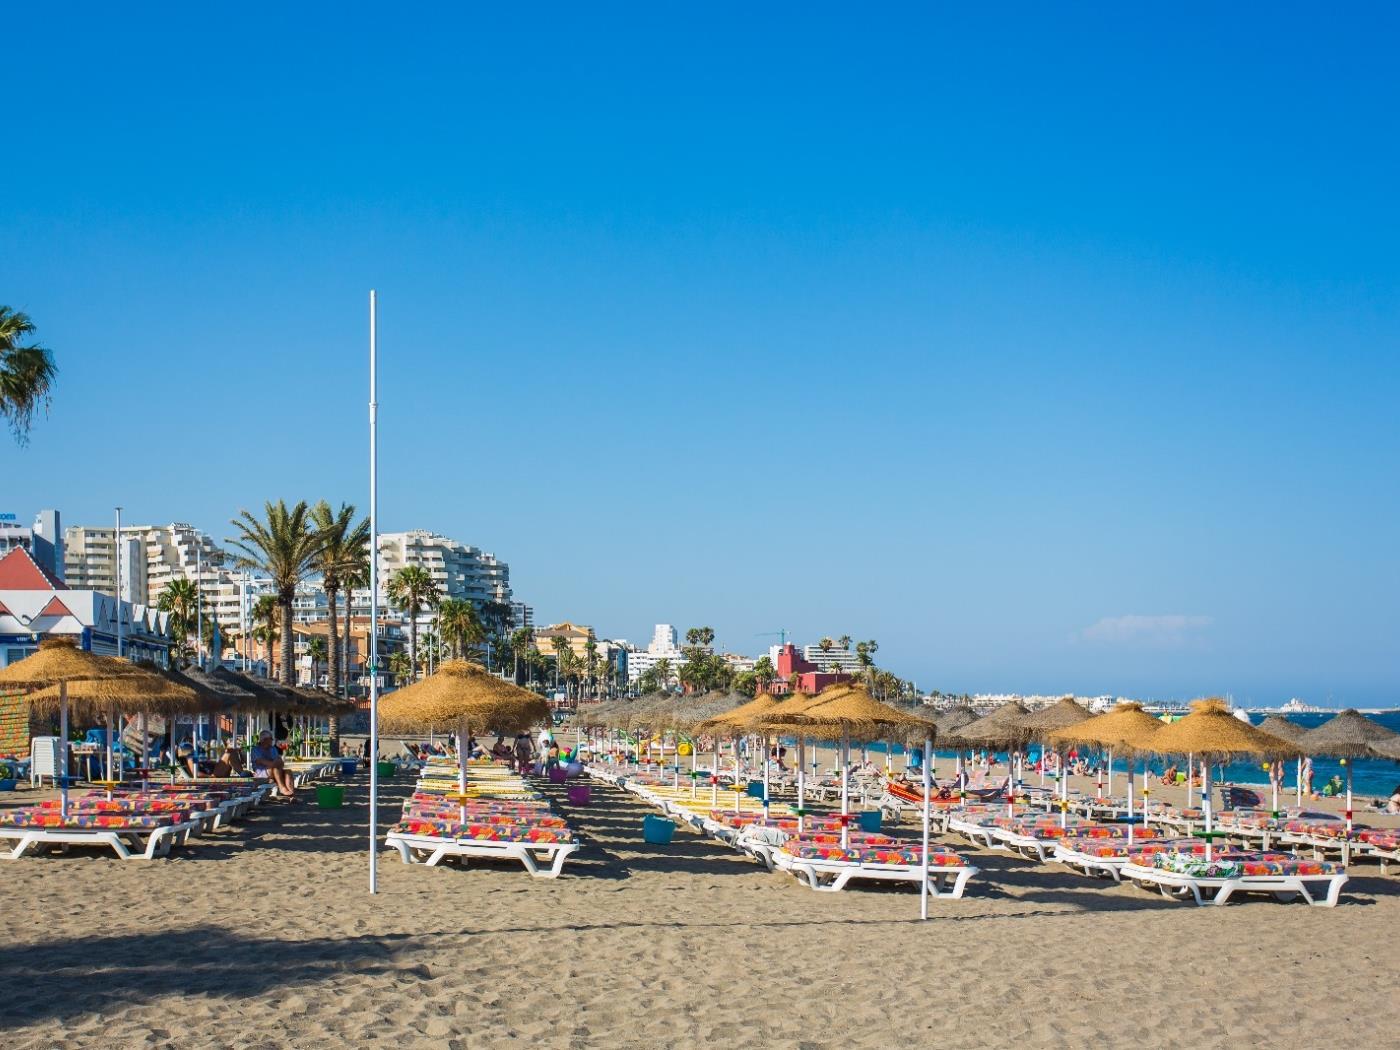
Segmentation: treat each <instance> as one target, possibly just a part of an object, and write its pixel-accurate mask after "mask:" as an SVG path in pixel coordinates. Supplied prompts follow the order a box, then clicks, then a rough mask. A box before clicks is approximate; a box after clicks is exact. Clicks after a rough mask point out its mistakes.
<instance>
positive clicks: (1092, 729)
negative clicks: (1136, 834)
mask: <svg viewBox="0 0 1400 1050" xmlns="http://www.w3.org/2000/svg"><path fill="white" fill-rule="evenodd" d="M1164 728H1166V723H1164V722H1162V721H1161V720H1160V719H1157V718H1153V717H1152V716H1151V715H1149V714H1148V713H1147V712H1146V711H1144V710H1143V709H1142V705H1141V704H1139V703H1134V702H1129V703H1125V704H1119V705H1118V706H1117V707H1115V708H1114V709H1113V710H1112V711H1109V712H1107V713H1105V714H1102V715H1096V716H1095V717H1093V718H1089V719H1086V720H1085V721H1083V722H1079V723H1077V724H1076V725H1071V726H1066V727H1064V728H1063V729H1057V730H1055V731H1054V732H1052V733H1050V734H1049V736H1048V737H1047V740H1048V741H1049V742H1050V743H1051V744H1052V745H1054V746H1057V747H1064V746H1065V745H1068V744H1073V745H1077V746H1079V747H1103V748H1109V749H1110V750H1111V751H1112V750H1118V751H1123V752H1126V753H1127V754H1128V756H1129V761H1128V811H1127V815H1128V816H1129V817H1131V816H1132V815H1133V773H1134V772H1135V771H1136V767H1137V756H1138V755H1141V754H1150V753H1151V752H1152V750H1153V747H1152V741H1153V740H1154V739H1155V737H1156V735H1157V734H1158V733H1160V732H1161V731H1162V730H1163V729H1164ZM1146 775H1147V774H1146V773H1145V772H1144V774H1143V776H1144V777H1146ZM1143 790H1144V792H1145V791H1146V790H1147V787H1146V781H1145V780H1144V783H1143ZM1109 793H1110V794H1112V791H1111V790H1110V792H1109ZM1142 814H1143V816H1142V819H1143V822H1144V824H1145V823H1146V821H1147V796H1146V794H1144V795H1143V799H1142ZM1128 841H1129V842H1130V843H1131V842H1132V841H1133V826H1132V825H1131V824H1129V825H1128Z"/></svg>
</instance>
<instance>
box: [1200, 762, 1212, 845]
mask: <svg viewBox="0 0 1400 1050" xmlns="http://www.w3.org/2000/svg"><path fill="white" fill-rule="evenodd" d="M1201 809H1202V810H1204V812H1205V822H1206V862H1207V863H1209V862H1210V860H1211V851H1210V836H1211V820H1210V816H1211V806H1210V762H1208V761H1207V762H1202V763H1201Z"/></svg>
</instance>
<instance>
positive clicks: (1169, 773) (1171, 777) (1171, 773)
mask: <svg viewBox="0 0 1400 1050" xmlns="http://www.w3.org/2000/svg"><path fill="white" fill-rule="evenodd" d="M1179 772H1181V770H1179V769H1177V767H1176V763H1175V762H1173V763H1172V764H1171V765H1169V766H1168V767H1167V769H1166V772H1164V773H1163V774H1162V784H1163V785H1164V786H1166V787H1174V786H1175V785H1176V775H1177V774H1178V773H1179Z"/></svg>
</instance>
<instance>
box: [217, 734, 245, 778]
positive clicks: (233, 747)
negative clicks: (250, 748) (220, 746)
mask: <svg viewBox="0 0 1400 1050" xmlns="http://www.w3.org/2000/svg"><path fill="white" fill-rule="evenodd" d="M247 772H248V767H247V766H246V765H245V764H244V762H243V749H242V748H241V747H239V746H238V745H237V744H236V743H234V742H232V741H230V742H229V745H228V747H226V748H224V753H223V754H222V755H220V756H219V760H218V761H217V762H215V763H214V765H213V768H211V769H210V770H209V775H210V776H211V777H241V776H243V775H244V774H245V773H247Z"/></svg>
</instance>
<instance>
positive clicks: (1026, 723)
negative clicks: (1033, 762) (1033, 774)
mask: <svg viewBox="0 0 1400 1050" xmlns="http://www.w3.org/2000/svg"><path fill="white" fill-rule="evenodd" d="M1091 717H1093V716H1092V715H1090V714H1089V712H1088V711H1087V710H1085V709H1084V707H1083V705H1081V704H1077V703H1075V702H1074V697H1072V696H1066V697H1062V698H1061V699H1060V700H1058V701H1056V702H1055V703H1053V704H1051V705H1050V706H1049V707H1042V708H1041V709H1040V710H1039V711H1032V712H1031V713H1030V714H1028V715H1025V716H1024V717H1023V718H1021V720H1020V723H1019V724H1020V725H1021V727H1022V728H1024V729H1025V730H1026V733H1027V739H1028V740H1036V741H1039V742H1040V743H1041V744H1045V743H1046V742H1047V741H1048V740H1049V738H1050V735H1051V734H1052V733H1054V732H1055V731H1056V730H1058V729H1065V728H1067V727H1069V726H1076V725H1079V724H1081V723H1083V722H1087V721H1088V720H1089V719H1090V718H1091ZM1055 751H1056V754H1057V755H1060V752H1061V748H1060V747H1058V746H1057V747H1056V748H1055ZM1040 758H1041V762H1040V770H1041V784H1042V785H1043V784H1044V782H1045V780H1044V777H1045V756H1044V755H1043V754H1042V755H1041V756H1040ZM1059 781H1060V784H1059V786H1060V826H1061V827H1064V826H1065V825H1066V824H1067V823H1068V822H1069V776H1068V775H1067V773H1066V771H1065V763H1064V758H1063V756H1062V755H1060V761H1059Z"/></svg>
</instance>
